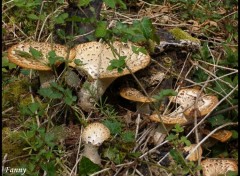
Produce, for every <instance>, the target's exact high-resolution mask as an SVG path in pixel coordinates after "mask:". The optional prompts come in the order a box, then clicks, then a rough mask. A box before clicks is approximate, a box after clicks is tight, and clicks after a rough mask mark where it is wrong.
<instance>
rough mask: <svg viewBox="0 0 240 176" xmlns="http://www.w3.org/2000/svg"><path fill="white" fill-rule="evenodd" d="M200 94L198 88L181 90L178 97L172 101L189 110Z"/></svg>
mask: <svg viewBox="0 0 240 176" xmlns="http://www.w3.org/2000/svg"><path fill="white" fill-rule="evenodd" d="M199 93H200V90H199V89H196V88H186V89H181V90H179V91H178V94H177V96H171V97H170V100H171V101H172V102H173V103H177V104H180V105H181V106H183V107H184V108H187V107H190V106H192V105H194V103H195V100H196V98H197V96H198V94H199ZM201 95H202V94H201Z"/></svg>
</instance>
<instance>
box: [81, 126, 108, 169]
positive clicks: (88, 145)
mask: <svg viewBox="0 0 240 176" xmlns="http://www.w3.org/2000/svg"><path fill="white" fill-rule="evenodd" d="M109 137H110V131H109V129H108V128H107V127H106V126H105V125H103V124H102V123H98V122H95V123H91V124H89V125H88V126H87V127H86V128H85V129H84V130H83V133H82V140H83V142H84V143H85V146H84V151H83V156H86V157H87V158H89V159H90V160H91V161H92V162H94V163H95V164H98V165H101V158H100V155H99V154H98V147H99V146H100V145H102V143H103V142H104V141H105V140H107V139H108V138H109Z"/></svg>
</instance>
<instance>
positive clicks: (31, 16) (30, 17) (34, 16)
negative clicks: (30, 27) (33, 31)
mask: <svg viewBox="0 0 240 176" xmlns="http://www.w3.org/2000/svg"><path fill="white" fill-rule="evenodd" d="M28 18H29V19H32V20H38V19H39V17H38V16H37V15H35V14H32V13H31V14H29V15H28Z"/></svg>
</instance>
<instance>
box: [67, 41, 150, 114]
mask: <svg viewBox="0 0 240 176" xmlns="http://www.w3.org/2000/svg"><path fill="white" fill-rule="evenodd" d="M112 46H113V48H114V50H115V52H116V53H118V55H120V56H126V59H125V63H126V66H127V67H128V68H129V69H130V70H131V72H132V73H134V72H136V71H138V70H140V69H143V68H145V67H146V66H147V65H148V64H149V62H150V56H149V55H145V54H143V53H139V54H135V53H134V52H133V51H132V47H134V46H135V45H133V44H132V43H131V42H128V43H121V42H118V41H115V42H113V43H112ZM135 47H136V46H135ZM75 50H76V53H77V54H76V57H75V63H76V61H80V62H81V64H80V65H76V64H75V63H74V62H72V63H70V64H69V65H70V66H72V67H75V68H76V69H78V70H80V71H81V72H84V73H85V74H86V75H87V76H88V79H87V83H88V84H89V85H90V86H89V89H88V90H87V89H86V88H85V87H84V86H83V87H82V88H81V90H80V92H79V94H78V97H79V102H78V104H79V106H80V107H81V108H82V109H83V110H84V111H87V112H89V111H91V110H92V109H94V103H95V102H96V101H97V100H99V98H100V97H101V96H102V95H103V93H104V92H105V90H106V89H107V87H108V86H109V85H110V84H111V83H112V82H113V81H114V80H115V79H116V78H118V77H120V76H123V75H127V74H130V72H129V70H128V69H127V68H126V67H124V68H123V70H122V71H121V72H118V70H117V69H114V70H108V69H107V68H108V67H109V66H110V64H111V61H112V60H114V59H119V57H118V56H117V54H116V53H114V52H113V51H112V48H111V47H110V46H109V45H107V44H104V43H100V42H88V43H83V44H80V45H77V46H76V47H75ZM89 90H91V91H92V92H93V94H94V95H92V94H91V92H90V91H89Z"/></svg>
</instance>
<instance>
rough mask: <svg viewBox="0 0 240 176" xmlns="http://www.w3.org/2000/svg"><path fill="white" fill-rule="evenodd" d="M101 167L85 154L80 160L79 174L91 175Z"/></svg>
mask: <svg viewBox="0 0 240 176" xmlns="http://www.w3.org/2000/svg"><path fill="white" fill-rule="evenodd" d="M100 169H101V167H100V166H99V165H97V164H95V163H93V162H92V161H91V160H90V159H88V158H87V157H85V156H83V157H82V159H81V161H80V162H79V176H85V175H90V174H92V173H94V172H97V171H99V170H100Z"/></svg>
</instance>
